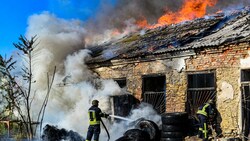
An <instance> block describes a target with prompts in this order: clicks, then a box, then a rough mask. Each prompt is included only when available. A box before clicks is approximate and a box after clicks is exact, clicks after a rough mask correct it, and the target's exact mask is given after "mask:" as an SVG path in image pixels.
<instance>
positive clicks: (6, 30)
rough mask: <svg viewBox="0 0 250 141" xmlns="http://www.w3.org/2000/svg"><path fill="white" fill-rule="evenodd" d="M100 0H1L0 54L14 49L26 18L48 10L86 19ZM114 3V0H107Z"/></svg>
mask: <svg viewBox="0 0 250 141" xmlns="http://www.w3.org/2000/svg"><path fill="white" fill-rule="evenodd" d="M101 1H102V0H20V1H19V0H2V1H1V6H0V19H1V22H0V49H1V50H0V54H1V55H2V56H5V55H7V56H9V55H10V54H11V52H13V51H15V50H16V48H14V46H13V43H16V42H17V41H18V37H19V36H20V35H25V32H26V28H27V20H28V18H29V16H31V15H33V14H40V13H41V12H43V11H48V12H50V13H53V14H55V15H56V16H57V17H59V18H63V19H80V20H83V21H84V20H86V19H88V17H90V16H92V15H93V14H95V12H97V11H98V7H99V6H100V2H101ZM109 1H112V2H113V3H114V1H115V0H109Z"/></svg>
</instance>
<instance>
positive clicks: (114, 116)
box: [109, 115, 134, 122]
mask: <svg viewBox="0 0 250 141" xmlns="http://www.w3.org/2000/svg"><path fill="white" fill-rule="evenodd" d="M109 116H110V117H113V118H117V119H122V120H126V121H130V122H132V121H134V120H132V119H129V118H125V117H121V116H116V115H109Z"/></svg>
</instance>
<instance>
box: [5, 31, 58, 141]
mask: <svg viewBox="0 0 250 141" xmlns="http://www.w3.org/2000/svg"><path fill="white" fill-rule="evenodd" d="M36 41H37V38H36V36H33V37H31V39H30V40H28V39H26V38H25V37H24V36H20V37H19V42H18V43H14V44H13V45H14V46H15V47H16V48H17V49H18V50H20V51H21V52H22V55H23V56H24V57H25V59H24V60H26V63H27V64H24V65H23V66H21V68H16V66H15V64H16V61H13V57H10V59H3V58H2V56H0V68H1V69H0V72H1V73H2V74H3V76H5V79H6V80H7V82H6V83H5V84H4V87H2V90H4V91H5V92H6V93H5V95H4V99H6V101H7V106H6V107H8V109H9V110H10V111H13V110H15V111H17V112H18V115H19V117H20V120H21V121H22V123H23V125H24V127H25V129H26V134H27V138H28V139H30V140H32V139H33V138H34V135H35V133H36V130H37V125H38V124H36V126H33V125H34V123H40V129H41V125H42V121H43V117H44V113H45V110H46V106H47V103H48V99H49V93H50V90H51V87H52V84H53V81H54V76H55V72H56V67H55V68H54V71H53V74H52V77H51V78H50V76H49V73H47V84H48V85H47V93H46V94H45V97H44V101H43V104H42V106H41V108H40V111H39V112H38V115H37V117H33V116H34V115H32V113H31V111H32V106H33V104H34V103H33V100H34V99H35V97H36V94H37V93H36V91H35V90H32V89H33V88H32V86H33V84H34V83H35V82H36V81H35V80H33V73H32V69H33V62H32V61H33V58H34V53H33V52H34V49H35V47H36V46H37V44H36ZM16 69H18V70H21V78H22V80H23V82H24V83H23V84H19V83H18V81H17V76H16V75H14V74H13V73H12V72H13V71H14V70H16ZM5 109H7V108H5Z"/></svg>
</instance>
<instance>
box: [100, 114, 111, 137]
mask: <svg viewBox="0 0 250 141" xmlns="http://www.w3.org/2000/svg"><path fill="white" fill-rule="evenodd" d="M101 123H102V125H103V127H104V129H105V131H106V132H107V135H108V141H109V140H110V135H109V131H108V129H107V127H106V126H105V124H104V123H103V121H102V119H101Z"/></svg>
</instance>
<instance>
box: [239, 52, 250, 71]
mask: <svg viewBox="0 0 250 141" xmlns="http://www.w3.org/2000/svg"><path fill="white" fill-rule="evenodd" d="M248 54H249V57H247V58H245V59H240V67H241V68H243V69H244V68H250V50H249V51H248Z"/></svg>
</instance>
